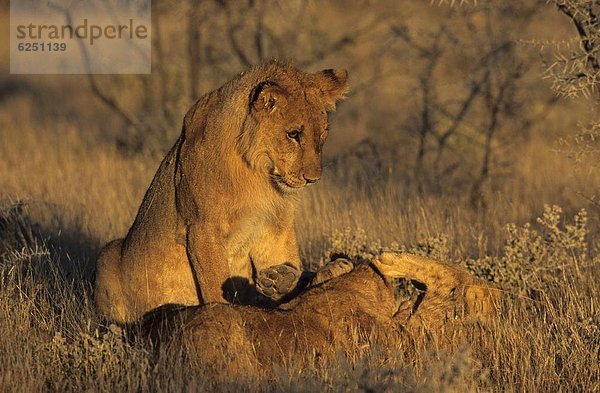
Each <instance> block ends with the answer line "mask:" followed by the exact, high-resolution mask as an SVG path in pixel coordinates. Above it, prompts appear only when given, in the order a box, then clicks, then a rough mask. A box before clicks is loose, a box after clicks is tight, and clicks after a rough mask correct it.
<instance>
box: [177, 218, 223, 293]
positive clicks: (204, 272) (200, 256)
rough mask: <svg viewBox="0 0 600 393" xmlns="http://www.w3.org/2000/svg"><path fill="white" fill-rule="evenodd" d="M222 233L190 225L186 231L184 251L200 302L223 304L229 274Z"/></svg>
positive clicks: (206, 227)
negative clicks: (190, 266) (185, 250)
mask: <svg viewBox="0 0 600 393" xmlns="http://www.w3.org/2000/svg"><path fill="white" fill-rule="evenodd" d="M223 238H224V235H223V234H221V233H219V231H218V229H217V228H213V227H209V226H203V227H202V228H201V227H200V226H199V225H191V226H189V227H188V230H187V245H186V246H187V247H186V248H187V254H188V258H189V260H190V264H191V265H192V268H193V272H194V276H195V278H196V287H197V290H198V292H199V293H198V297H199V298H200V299H202V302H203V303H213V302H219V303H224V302H227V301H228V300H229V299H228V297H227V294H226V292H227V289H228V284H230V282H231V274H230V270H229V265H228V261H227V259H228V258H227V252H226V249H225V246H224V245H223V242H222V241H219V239H223Z"/></svg>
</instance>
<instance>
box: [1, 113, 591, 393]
mask: <svg viewBox="0 0 600 393" xmlns="http://www.w3.org/2000/svg"><path fill="white" fill-rule="evenodd" d="M20 105H23V106H24V107H28V104H27V103H26V102H25V103H23V102H13V103H12V104H11V106H10V108H12V110H10V109H3V110H2V111H1V112H0V141H1V143H0V157H2V159H1V160H0V173H1V174H2V176H1V178H0V189H2V195H1V196H2V209H1V210H0V354H1V356H0V386H1V387H2V390H5V391H28V392H33V391H48V390H55V391H71V390H76V391H83V390H92V391H148V390H151V391H173V390H199V391H214V390H215V389H218V390H224V391H255V390H261V391H322V390H323V391H338V390H349V391H383V390H386V389H387V390H394V391H396V390H400V391H403V390H406V391H424V392H425V391H457V392H459V391H460V392H462V391H467V390H473V391H477V390H485V391H487V390H492V391H556V390H562V391H569V392H570V391H598V390H599V389H600V382H599V381H600V374H599V369H598V367H597V366H598V360H599V356H600V341H599V337H600V305H599V304H598V284H597V283H598V282H600V281H599V280H600V267H599V266H600V257H599V256H598V255H599V253H598V246H597V245H598V232H597V229H596V228H597V227H596V226H595V225H596V224H595V223H594V222H593V219H592V220H591V221H589V220H588V219H587V218H586V216H585V215H583V214H581V215H577V216H575V214H576V212H577V211H578V210H579V206H578V201H577V200H576V199H575V198H574V197H573V196H572V193H571V192H570V191H569V190H571V189H576V188H577V186H578V184H577V183H574V182H576V181H577V180H576V179H574V178H573V177H571V176H568V174H569V171H570V170H571V169H570V167H569V166H568V163H567V161H564V160H563V159H562V158H561V157H560V156H558V155H555V153H553V152H552V151H551V148H550V146H548V145H547V144H545V143H544V142H543V141H542V140H538V141H534V142H532V143H531V144H530V145H527V146H525V147H524V149H523V151H524V154H521V155H520V157H521V159H520V161H519V163H518V165H517V166H516V168H517V171H516V175H515V179H516V180H515V179H512V180H511V179H508V180H507V181H505V182H504V183H503V184H498V185H497V190H496V191H495V192H494V193H492V194H491V203H490V205H489V206H488V208H487V209H486V210H485V211H481V210H474V209H473V208H471V206H470V204H469V201H468V199H467V198H466V196H465V195H463V194H461V192H460V190H453V191H452V192H449V193H448V194H447V195H443V194H430V195H427V194H426V195H419V194H416V193H413V192H412V191H410V190H407V189H406V187H404V185H405V183H404V181H405V178H403V177H402V176H395V175H386V176H381V177H379V178H377V179H376V180H375V181H374V180H373V178H372V177H369V176H367V175H366V174H365V172H364V171H365V168H364V167H363V166H361V165H359V164H352V165H350V164H347V165H348V166H347V167H345V168H344V167H342V168H339V167H338V168H334V167H330V168H328V169H327V172H328V174H329V177H328V178H327V177H326V178H324V179H323V181H322V182H321V184H319V185H318V186H316V187H315V188H314V189H311V190H310V191H308V192H307V193H305V195H304V197H303V198H302V202H301V204H300V206H299V210H298V216H297V219H298V222H297V231H298V234H299V238H300V244H301V252H302V258H303V259H304V261H305V264H306V266H307V267H309V268H316V267H317V266H318V265H319V263H320V261H321V260H322V258H323V257H324V256H325V255H327V254H328V253H331V252H336V251H344V252H347V253H351V254H353V255H356V256H365V255H366V256H368V255H370V254H372V253H373V252H375V251H376V250H377V249H379V248H381V247H400V248H402V247H404V248H408V249H411V250H412V251H413V252H418V253H423V254H427V255H430V256H433V257H435V258H439V259H444V260H447V261H453V262H454V263H459V264H462V265H463V266H466V267H467V268H469V269H471V270H472V271H473V272H474V273H475V274H477V275H479V276H481V277H484V278H487V279H490V280H492V281H495V282H496V283H497V284H498V285H500V287H501V288H502V289H503V290H504V291H505V293H506V296H505V304H504V305H503V314H502V317H501V318H500V319H499V320H498V321H497V322H495V323H494V324H493V325H492V326H491V327H489V328H488V329H485V330H484V331H483V332H481V331H476V332H475V331H474V332H471V333H470V332H468V331H465V332H463V333H464V334H466V336H467V337H468V340H458V339H457V340H455V341H453V342H452V345H450V346H449V347H445V348H437V347H436V346H435V343H430V344H429V345H425V346H422V347H418V348H407V347H406V346H403V345H401V343H398V342H389V341H385V340H383V341H382V340H375V339H373V340H371V341H367V343H366V344H367V345H365V343H360V345H359V343H358V342H357V343H356V345H350V346H349V347H348V348H347V350H346V351H345V352H344V353H339V354H335V355H333V356H331V357H329V358H326V359H313V360H312V361H308V362H307V363H302V362H298V361H296V362H294V361H291V362H290V363H289V364H286V365H280V366H277V367H275V369H274V370H271V371H270V372H269V373H268V374H264V373H263V372H262V371H260V370H259V369H258V368H256V367H255V365H251V364H250V365H248V367H247V368H245V370H244V371H241V370H240V374H239V375H233V376H229V377H230V378H226V379H223V378H221V379H219V378H216V377H215V376H214V375H212V374H211V373H210V372H209V371H208V370H209V367H207V366H208V365H202V364H195V363H194V362H190V361H189V359H188V358H187V357H186V354H185V353H182V351H181V350H177V348H170V349H164V350H163V349H161V350H160V351H159V352H158V353H157V352H156V351H154V350H153V348H152V347H151V346H150V345H149V344H146V343H144V342H137V341H134V342H130V341H128V340H127V339H126V338H125V337H124V334H123V332H122V331H121V330H120V329H118V328H116V327H114V326H111V327H107V326H105V325H104V324H103V323H102V322H101V321H100V319H99V317H98V315H97V314H96V312H95V311H94V308H93V305H92V303H91V299H92V298H91V282H92V279H93V264H94V260H95V258H96V255H97V252H98V250H99V248H100V247H101V245H102V244H104V243H105V242H106V241H108V240H110V239H111V238H113V237H116V236H123V235H124V233H125V232H126V230H127V228H128V226H129V225H130V223H131V222H132V220H133V217H134V215H135V213H136V209H137V206H138V204H139V203H140V201H141V198H142V196H143V193H144V191H145V189H146V187H147V185H148V183H149V181H150V179H151V177H152V175H153V173H154V171H155V170H156V168H157V166H158V159H157V158H155V157H145V156H142V155H138V156H124V155H123V154H121V153H120V152H119V151H118V150H117V149H115V148H113V147H111V146H110V145H107V144H105V143H103V142H101V141H99V140H97V139H95V138H90V137H89V136H86V135H87V134H82V133H81V132H78V131H77V130H76V127H75V126H74V125H73V124H71V123H69V122H67V121H65V122H52V123H49V122H43V121H39V122H37V121H35V120H31V119H30V118H28V116H26V115H23V113H25V114H26V113H27V111H25V110H23V111H15V110H14V108H18V107H19V106H20ZM7 108H8V107H7ZM15 113H17V114H18V113H21V115H15ZM40 129H43V130H44V132H40ZM16 130H18V131H16ZM86 138H88V139H86ZM540 162H542V163H543V165H540ZM392 164H393V163H392ZM396 165H402V163H396ZM391 168H392V169H393V170H395V171H398V166H396V167H391ZM340 171H342V172H343V173H344V174H345V175H344V176H345V179H346V180H344V181H341V180H340V179H342V176H341V175H339V173H340ZM388 173H389V172H388ZM392 173H394V171H392ZM519 179H521V180H519ZM589 181H590V182H593V181H597V179H592V178H590V179H589ZM549 202H553V203H557V204H562V205H563V207H564V210H565V212H564V213H563V212H561V211H559V210H557V209H556V208H550V207H548V208H546V210H544V207H543V205H544V203H549ZM538 216H539V217H541V218H540V220H536V217H538ZM574 216H575V218H571V217H574ZM561 219H562V221H561ZM563 221H566V223H565V222H563ZM511 222H514V223H515V224H514V225H509V226H508V227H507V226H506V224H508V223H511ZM527 223H531V225H529V224H527ZM477 332H478V333H477ZM409 354H410V356H408V355H409ZM309 355H310V354H307V357H308V358H309V359H310V356H309Z"/></svg>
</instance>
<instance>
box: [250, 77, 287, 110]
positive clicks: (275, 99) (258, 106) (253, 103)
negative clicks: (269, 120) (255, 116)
mask: <svg viewBox="0 0 600 393" xmlns="http://www.w3.org/2000/svg"><path fill="white" fill-rule="evenodd" d="M287 96H288V93H287V92H286V91H285V90H284V89H283V88H281V87H280V86H279V85H277V84H276V83H274V82H270V81H265V82H261V83H259V84H258V85H257V86H256V87H255V88H254V89H253V90H252V94H251V95H250V108H251V109H252V110H254V111H256V112H259V113H267V114H271V113H274V112H275V111H277V110H280V109H281V108H283V107H284V106H285V105H286V103H287Z"/></svg>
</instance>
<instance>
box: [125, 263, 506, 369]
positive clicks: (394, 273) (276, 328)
mask: <svg viewBox="0 0 600 393" xmlns="http://www.w3.org/2000/svg"><path fill="white" fill-rule="evenodd" d="M285 269H286V268H282V269H280V270H285ZM271 273H272V279H274V280H276V277H275V276H274V275H273V271H272V272H271ZM396 278H404V279H409V280H412V281H413V282H414V284H415V285H416V286H418V287H420V288H422V290H420V291H417V292H415V293H413V294H412V295H411V296H408V297H406V296H405V297H402V296H398V295H397V289H398V288H397V286H395V285H394V284H393V280H394V279H396ZM498 306H499V292H498V290H497V289H495V288H494V287H492V286H490V285H488V284H485V283H483V282H481V281H479V280H478V279H476V278H475V277H473V276H472V275H471V274H470V273H468V272H467V271H465V270H463V269H460V268H457V267H452V266H448V265H445V264H441V263H437V262H435V261H432V260H430V259H427V258H422V257H418V256H415V255H411V254H407V253H393V252H385V253H382V254H381V255H379V256H378V257H376V258H375V259H373V260H372V261H371V262H370V263H368V264H365V263H362V264H357V265H356V266H354V265H353V263H351V262H350V261H348V260H347V259H338V260H336V261H335V262H333V263H332V264H330V265H328V266H326V267H325V268H324V269H323V270H321V271H319V272H318V273H317V275H316V277H315V278H314V280H313V283H312V284H311V285H310V286H309V288H308V289H306V290H305V291H304V292H302V293H300V294H299V295H298V296H297V297H295V298H294V299H292V300H291V301H289V302H287V303H283V304H281V305H279V306H278V307H277V308H276V309H261V308H258V307H256V306H244V305H231V304H207V305H202V306H196V307H185V308H176V309H159V310H155V312H153V313H150V314H148V315H147V316H146V317H145V318H144V320H143V322H141V324H140V325H139V326H137V327H136V329H137V332H138V334H140V333H141V335H142V337H145V338H149V339H150V340H151V341H152V342H153V343H154V344H155V345H157V346H161V345H164V344H165V343H171V344H175V345H173V347H175V348H178V349H179V348H182V347H183V348H184V350H185V351H186V353H188V354H189V356H192V357H194V358H195V360H196V361H199V362H200V363H201V364H204V365H208V366H209V367H212V368H214V370H215V372H217V373H221V374H222V373H229V372H231V373H236V372H240V370H243V368H244V367H248V366H251V367H255V366H256V365H259V367H262V368H265V369H267V370H268V368H269V367H270V366H272V365H274V364H281V363H282V362H286V361H290V360H298V359H300V360H302V359H303V356H306V355H307V354H317V355H319V354H327V353H332V352H333V351H335V350H337V349H347V348H349V347H351V346H352V343H353V342H354V341H355V340H356V337H357V336H362V337H369V336H370V335H371V334H373V333H382V332H383V333H384V334H386V333H396V334H399V335H402V334H404V336H403V337H404V339H409V340H410V341H412V342H414V341H415V340H419V339H424V338H427V339H430V340H435V341H436V345H438V346H440V345H441V344H443V343H444V340H448V341H451V340H454V339H456V337H457V335H459V334H460V333H461V332H462V330H461V329H460V327H466V326H467V325H468V326H477V327H478V326H485V325H488V324H487V322H490V321H491V320H493V319H494V317H495V315H496V313H497V307H498ZM455 328H457V329H455ZM134 330H135V329H134ZM353 340H354V341H353Z"/></svg>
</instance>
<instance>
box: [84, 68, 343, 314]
mask: <svg viewBox="0 0 600 393" xmlns="http://www.w3.org/2000/svg"><path fill="white" fill-rule="evenodd" d="M347 77H348V74H347V72H346V71H344V70H324V71H322V72H317V73H314V74H308V73H304V72H302V71H299V70H298V69H296V68H294V67H293V66H291V65H289V64H282V63H278V62H276V61H273V62H270V63H267V64H265V65H262V66H258V67H255V68H253V69H251V70H249V71H248V72H246V73H242V74H241V75H239V76H238V77H237V78H235V79H233V80H231V81H230V82H228V83H226V84H225V85H223V86H222V87H221V88H219V89H217V90H215V91H212V92H210V93H208V94H206V95H204V96H203V97H202V98H200V99H199V100H198V101H197V102H196V103H195V104H194V105H193V106H192V108H191V109H190V110H189V112H188V113H187V114H186V116H185V118H184V121H183V130H182V132H181V136H180V137H179V139H178V140H177V142H176V143H175V145H174V146H173V148H172V149H171V150H170V151H169V153H168V154H167V156H166V157H165V158H164V159H163V161H162V163H161V164H160V167H159V168H158V171H157V172H156V175H155V176H154V180H153V181H152V183H151V184H150V187H149V188H148V191H147V192H146V195H145V196H144V200H143V202H142V204H141V207H140V209H139V212H138V214H137V217H136V219H135V221H134V223H133V225H132V227H131V229H130V230H129V233H128V234H127V236H126V237H125V238H124V239H118V240H114V241H112V242H110V243H109V244H108V245H106V246H105V247H104V249H103V250H102V252H101V254H100V256H99V258H98V263H97V275H96V282H95V298H96V304H97V306H98V308H99V311H100V312H101V313H102V314H103V315H104V316H105V317H106V318H108V319H110V320H113V321H117V322H131V321H134V320H136V319H138V318H139V317H140V316H141V315H143V314H144V313H146V312H147V311H149V310H152V309H154V308H157V307H159V306H161V305H163V304H170V303H177V304H183V305H197V304H202V303H212V302H227V301H234V300H235V301H237V302H241V303H244V302H251V301H253V299H254V297H255V296H256V294H255V290H254V280H255V275H256V272H259V271H261V270H263V269H265V268H269V267H271V266H275V265H281V264H287V265H288V266H290V267H293V268H295V269H292V271H293V272H294V273H292V275H293V277H292V279H291V280H287V282H286V284H285V287H282V286H280V287H279V288H278V291H276V292H272V294H273V296H283V295H284V294H285V292H286V291H289V290H291V289H293V288H294V287H295V283H296V281H297V279H298V274H297V272H299V271H300V258H299V256H298V247H297V241H296V235H295V233H294V222H293V221H294V205H295V201H296V195H297V193H296V191H297V190H299V189H301V188H303V187H305V186H307V185H309V184H312V183H314V182H316V181H317V180H319V178H320V177H321V170H322V167H321V151H322V147H323V143H324V142H325V139H326V138H327V133H328V123H327V112H329V111H332V110H334V109H335V105H336V102H337V101H339V100H341V99H343V98H344V94H345V93H346V91H347V86H346V80H347ZM275 300H277V299H275Z"/></svg>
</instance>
